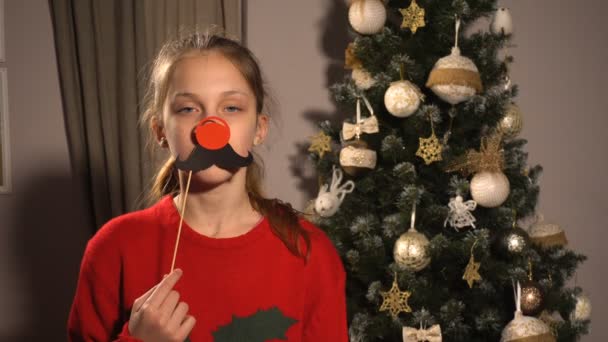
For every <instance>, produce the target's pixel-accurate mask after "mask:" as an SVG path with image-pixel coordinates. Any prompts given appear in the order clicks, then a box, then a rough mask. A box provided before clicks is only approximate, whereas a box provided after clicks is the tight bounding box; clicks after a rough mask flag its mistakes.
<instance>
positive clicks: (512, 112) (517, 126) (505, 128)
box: [498, 103, 524, 139]
mask: <svg viewBox="0 0 608 342" xmlns="http://www.w3.org/2000/svg"><path fill="white" fill-rule="evenodd" d="M523 125H524V121H523V118H522V115H521V110H520V109H519V107H518V106H517V105H516V104H514V103H511V104H509V105H508V106H507V109H506V112H505V115H504V116H503V117H502V119H500V121H499V122H498V131H499V132H501V133H502V134H503V135H504V136H505V138H508V139H510V138H515V137H516V136H517V135H518V134H519V133H521V130H522V128H523Z"/></svg>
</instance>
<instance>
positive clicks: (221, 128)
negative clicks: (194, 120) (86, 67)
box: [194, 116, 230, 150]
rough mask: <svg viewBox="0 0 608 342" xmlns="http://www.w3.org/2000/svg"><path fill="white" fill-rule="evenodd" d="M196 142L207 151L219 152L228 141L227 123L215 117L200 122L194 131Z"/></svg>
mask: <svg viewBox="0 0 608 342" xmlns="http://www.w3.org/2000/svg"><path fill="white" fill-rule="evenodd" d="M194 134H195V136H196V141H197V142H198V143H199V144H200V145H201V146H203V147H204V148H206V149H208V150H219V149H220V148H222V147H224V146H226V144H228V140H230V127H229V126H228V123H226V121H225V120H224V119H222V118H219V117H217V116H210V117H208V118H205V119H203V120H201V121H200V122H199V123H198V125H197V126H196V129H195V130H194Z"/></svg>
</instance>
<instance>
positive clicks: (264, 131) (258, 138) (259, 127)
mask: <svg viewBox="0 0 608 342" xmlns="http://www.w3.org/2000/svg"><path fill="white" fill-rule="evenodd" d="M269 119H270V118H269V117H268V115H266V114H259V115H258V117H257V120H256V122H257V124H256V129H255V137H254V138H253V145H254V146H257V145H259V144H261V143H262V142H264V140H265V139H266V135H268V121H269Z"/></svg>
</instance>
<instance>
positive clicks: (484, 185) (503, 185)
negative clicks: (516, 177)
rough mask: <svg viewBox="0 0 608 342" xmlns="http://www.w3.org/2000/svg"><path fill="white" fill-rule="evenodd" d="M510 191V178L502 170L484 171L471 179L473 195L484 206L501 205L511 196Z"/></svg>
mask: <svg viewBox="0 0 608 342" xmlns="http://www.w3.org/2000/svg"><path fill="white" fill-rule="evenodd" d="M510 192H511V188H510V184H509V179H508V178H507V176H505V174H504V173H502V172H489V171H482V172H479V173H476V174H475V176H473V179H471V196H472V197H473V200H474V201H475V202H477V204H478V205H480V206H482V207H486V208H496V207H498V206H500V205H501V204H503V203H504V202H505V200H506V199H507V197H509V193H510Z"/></svg>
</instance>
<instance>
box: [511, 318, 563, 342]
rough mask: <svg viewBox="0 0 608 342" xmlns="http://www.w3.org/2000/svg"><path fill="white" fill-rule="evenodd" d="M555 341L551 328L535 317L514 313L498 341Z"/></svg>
mask: <svg viewBox="0 0 608 342" xmlns="http://www.w3.org/2000/svg"><path fill="white" fill-rule="evenodd" d="M510 341H530V342H555V337H554V336H553V334H552V333H551V329H550V328H549V327H548V326H547V325H546V324H545V323H544V322H543V321H541V320H540V319H538V318H536V317H530V316H524V315H522V314H521V312H516V313H515V318H514V319H513V320H512V321H511V322H509V324H507V326H506V327H505V328H504V329H503V331H502V336H501V338H500V342H510Z"/></svg>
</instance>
